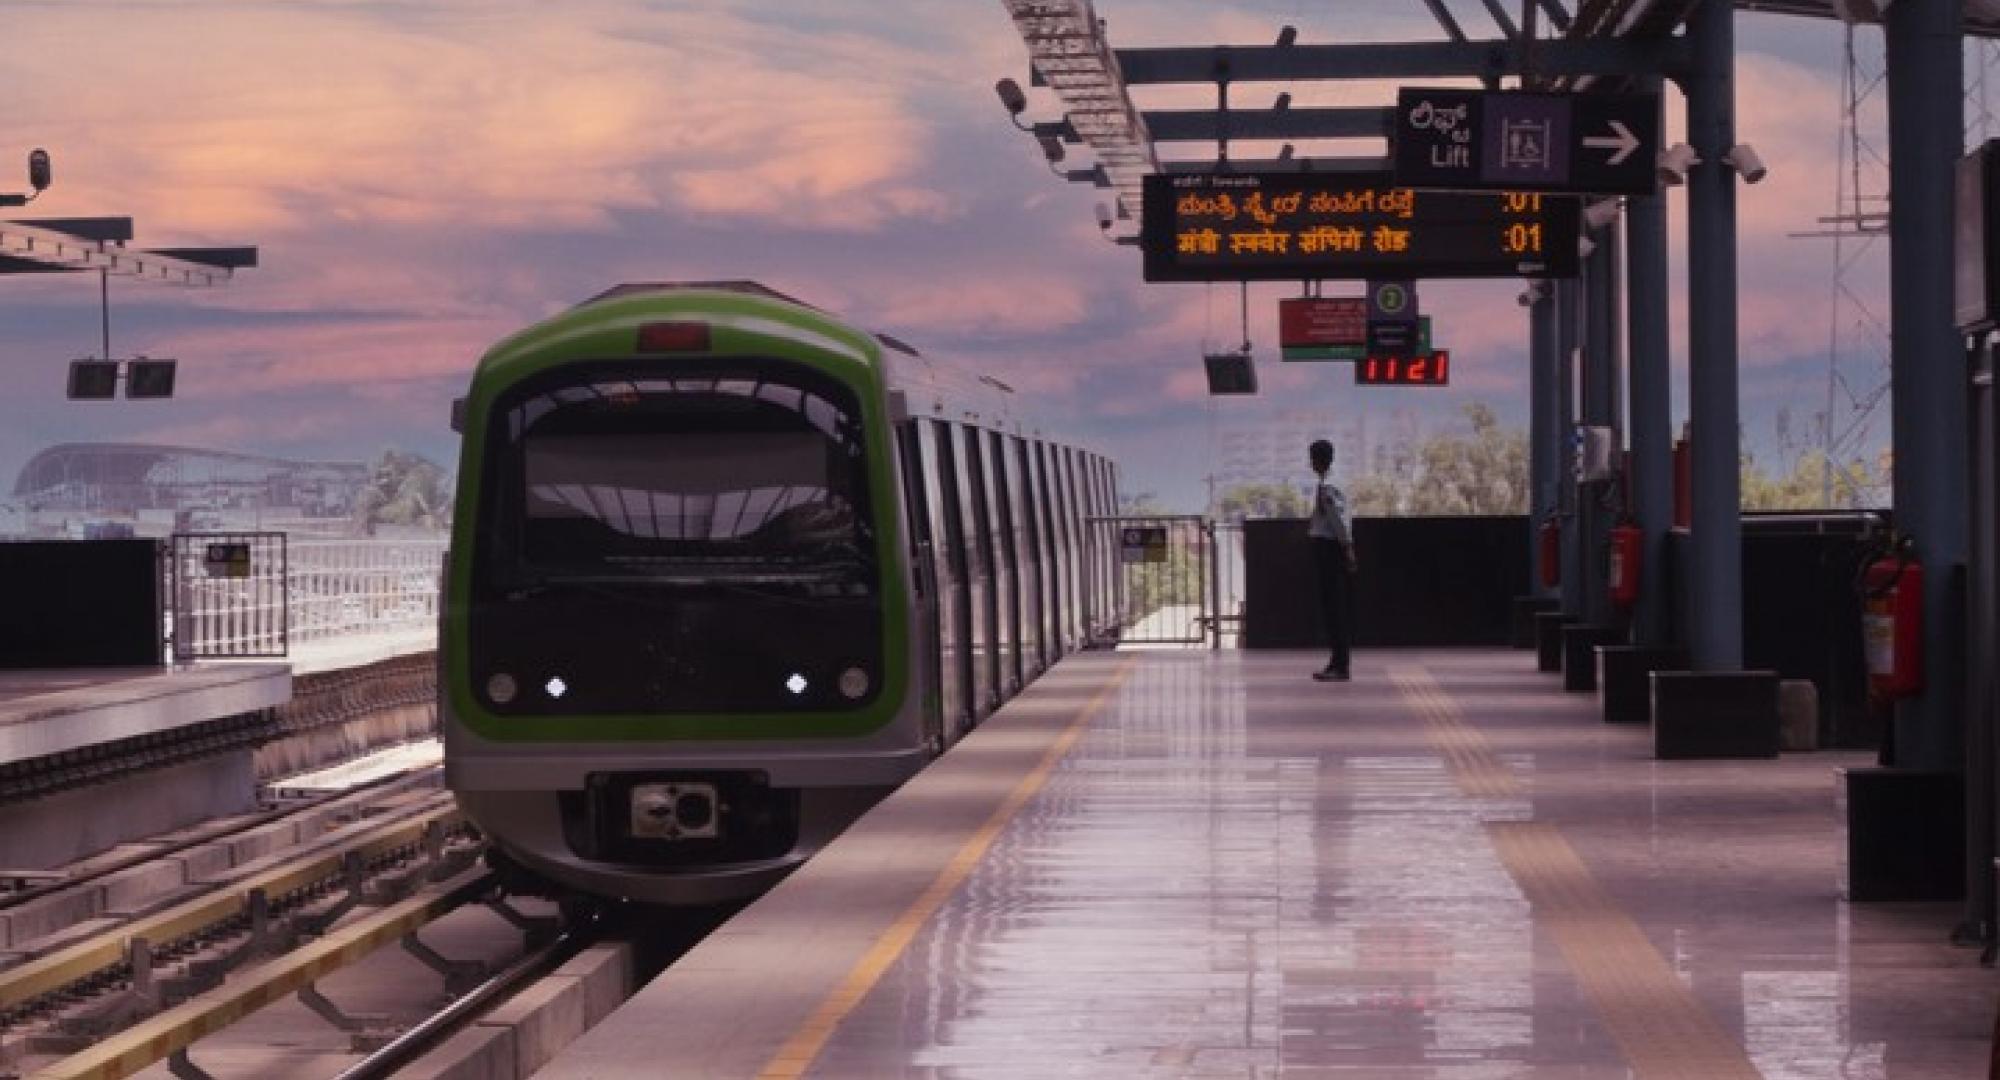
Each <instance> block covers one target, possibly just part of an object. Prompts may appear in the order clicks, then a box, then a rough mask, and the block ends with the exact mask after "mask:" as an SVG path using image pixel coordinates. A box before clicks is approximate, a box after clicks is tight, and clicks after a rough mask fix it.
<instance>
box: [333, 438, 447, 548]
mask: <svg viewBox="0 0 2000 1080" xmlns="http://www.w3.org/2000/svg"><path fill="white" fill-rule="evenodd" d="M451 504H452V492H451V483H450V478H449V477H447V476H446V475H445V471H444V467H443V466H441V465H439V464H437V463H436V462H434V461H431V460H429V459H427V458H425V457H422V456H420V455H417V454H411V453H405V452H403V451H400V450H394V449H388V450H383V451H382V452H381V454H379V455H377V456H376V458H375V466H374V468H373V469H372V470H371V476H370V477H369V481H368V486H367V487H365V488H363V489H362V490H361V494H360V495H359V496H357V497H356V498H355V500H354V525H355V528H356V530H357V531H358V532H360V533H362V534H363V535H366V536H373V535H375V528H376V526H378V525H416V526H422V527H425V528H432V529H442V528H444V527H446V526H447V525H449V524H450V522H451Z"/></svg>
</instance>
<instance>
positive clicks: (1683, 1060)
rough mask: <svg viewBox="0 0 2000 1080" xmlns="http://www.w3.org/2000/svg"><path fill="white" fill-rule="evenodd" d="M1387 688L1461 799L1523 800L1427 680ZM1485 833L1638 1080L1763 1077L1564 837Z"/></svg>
mask: <svg viewBox="0 0 2000 1080" xmlns="http://www.w3.org/2000/svg"><path fill="white" fill-rule="evenodd" d="M1391 678H1392V679H1393V680H1394V681H1395V684H1396V687H1397V689H1398V690H1399V691H1401V692H1402V694H1403V697H1404V699H1405V700H1406V701H1407V702H1409V704H1410V705H1411V706H1412V707H1413V708H1414V709H1415V710H1416V711H1417V712H1418V714H1419V715H1421V716H1423V718H1424V721H1425V725H1426V729H1427V734H1428V736H1429V737H1430V740H1431V744H1432V745H1433V746H1435V747H1437V749H1438V751H1439V752H1440V753H1442V754H1443V755H1444V757H1445V762H1446V765H1447V767H1448V768H1449V769H1450V770H1451V774H1452V778H1453V780H1454V781H1455V782H1456V783H1457V784H1458V786H1459V789H1460V790H1462V791H1464V792H1465V793H1466V794H1467V795H1471V796H1476V797H1496V796H1515V795H1521V794H1524V791H1523V790H1522V787H1521V784H1520V782H1519V781H1518V780H1516V779H1515V778H1514V776H1513V774H1512V773H1510V772H1509V771H1508V769H1507V766H1506V764H1505V763H1504V762H1502V761H1501V760H1500V759H1499V757H1498V756H1497V755H1495V754H1494V753H1493V749H1492V746H1491V744H1489V743H1488V742H1487V741H1486V737H1485V736H1484V735H1482V734H1480V733H1479V731H1478V730H1477V729H1476V728H1474V727H1472V726H1471V725H1470V724H1467V723H1466V722H1465V718H1464V716H1463V714H1462V713H1461V712H1460V711H1459V708H1458V706H1457V703H1456V702H1454V701H1453V700H1452V698H1451V695H1450V694H1449V693H1448V692H1446V691H1445V689H1444V688H1443V687H1441V686H1439V685H1438V683H1437V680H1436V679H1434V678H1432V676H1431V674H1430V672H1429V671H1428V670H1426V669H1424V668H1422V667H1401V668H1397V669H1395V670H1394V671H1393V672H1392V673H1391ZM1488 831H1489V834H1490V836H1491V838H1492V841H1493V847H1494V850H1495V851H1496V852H1497V853H1498V854H1499V856H1500V861H1501V862H1502V864H1504V865H1505V866H1506V867H1507V872H1508V873H1509V874H1511V875H1513V878H1514V881H1515V883H1516V884H1517V885H1519V886H1520V889H1521V892H1522V894H1523V895H1524V896H1526V897H1527V899H1528V902H1529V904H1530V905H1531V906H1532V907H1533V910H1534V918H1535V921H1536V922H1537V923H1538V924H1539V925H1541V926H1542V927H1543V928H1544V929H1545V930H1547V931H1548V932H1549V934H1550V936H1552V937H1553V938H1554V939H1555V942H1556V946H1557V948H1559V949H1561V950H1562V954H1563V959H1564V960H1565V961H1566V962H1567V963H1568V964H1569V967H1570V971H1571V973H1572V974H1574V975H1575V976H1576V981H1577V984H1578V985H1579V986H1580V987H1582V989H1583V991H1584V993H1585V995H1586V996H1588V997H1589V998H1590V1002H1591V1004H1592V1006H1593V1007H1595V1008H1596V1010H1597V1014H1598V1017H1599V1018H1600V1019H1601V1020H1603V1022H1604V1027H1605V1030H1606V1031H1608V1032H1609V1033H1610V1035H1611V1037H1612V1039H1613V1040H1614V1041H1615V1042H1617V1044H1618V1048H1619V1050H1620V1051H1621V1052H1622V1053H1624V1055H1625V1060H1626V1062H1627V1064H1629V1065H1630V1066H1631V1067H1632V1069H1633V1072H1634V1074H1635V1075H1636V1076H1637V1077H1639V1078H1640V1080H1758V1078H1759V1077H1760V1076H1761V1075H1762V1074H1761V1073H1759V1072H1758V1071H1757V1068H1756V1066H1754V1065H1752V1064H1751V1063H1750V1058H1749V1055H1748V1054H1746V1053H1745V1052H1744V1050H1743V1047H1742V1045H1741V1044H1739V1043H1738V1042H1737V1041H1736V1040H1735V1039H1733V1038H1731V1037H1730V1036H1729V1034H1728V1033H1727V1032H1726V1031H1724V1030H1723V1029H1722V1027H1721V1026H1720V1025H1718V1024H1717V1023H1716V1022H1715V1020H1714V1019H1713V1018H1712V1017H1710V1016H1709V1015H1708V1013H1707V1011H1706V1010H1704V1009H1703V1008H1702V1006H1701V1002H1700V1001H1698V1000H1697V999H1696V998H1695V996H1694V994H1693V993H1691V992H1690V991H1689V990H1688V988H1687V987H1686V985H1684V984H1683V983H1682V982H1681V980H1680V979H1679V978H1678V977H1677V976H1676V975H1675V974H1674V970H1673V968H1672V967H1671V966H1670V965H1669V964H1668V963H1667V961H1666V959H1665V958H1664V957H1662V956H1661V955H1660V953H1659V950H1657V949H1655V948H1653V943H1652V942H1651V941H1649V940H1647V938H1646V935H1645V933H1644V932H1643V931H1641V930H1640V929H1639V924H1638V923H1636V922H1634V921H1633V920H1632V917H1631V916H1630V915H1627V914H1626V913H1625V910H1624V909H1623V908H1622V907H1620V906H1619V905H1618V903H1617V901H1615V900H1613V899H1612V898H1611V897H1610V895H1608V894H1607V893H1606V892H1605V891H1604V889H1603V888H1602V887H1601V886H1600V885H1598V883H1597V879H1596V878H1595V877H1593V876H1592V875H1591V873H1590V868H1589V867H1587V866H1585V865H1584V862H1583V859H1582V858H1581V857H1579V856H1578V855H1577V853H1576V849H1574V848H1572V847H1571V846H1570V845H1569V841H1567V840H1565V839H1563V835H1562V832H1561V830H1559V829H1557V828H1556V827H1555V826H1554V825H1550V824H1547V823H1540V822H1520V823H1496V824H1492V825H1489V826H1488Z"/></svg>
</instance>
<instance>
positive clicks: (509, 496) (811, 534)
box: [440, 283, 1116, 905]
mask: <svg viewBox="0 0 2000 1080" xmlns="http://www.w3.org/2000/svg"><path fill="white" fill-rule="evenodd" d="M1011 397H1012V395H1011V393H1009V392H1008V391H1007V390H1006V388H1005V387H1004V386H1003V385H1002V384H999V383H997V382H995V381H994V380H992V379H989V378H983V377H972V376H968V375H965V374H963V373H959V372H956V371H953V370H952V369H949V368H946V367H943V366H941V365H938V364H936V363H933V362H931V361H930V360H928V359H926V358H924V357H922V356H920V355H918V354H916V353H915V352H914V351H913V350H910V349H908V348H907V347H906V346H903V345H902V344H900V343H898V342H896V341H895V340H893V339H891V338H887V337H883V336H879V335H876V334H871V333H868V332H865V331H862V330H858V329H855V328H854V327H852V326H849V325H847V324H846V323H844V322H842V321H840V320H839V319H836V318H833V317H831V316H829V315H827V314H826V313H824V312H821V311H818V310H816V309H814V308H812V307H809V306H807V305H805V304H802V303H799V302H797V301H793V300H791V299H789V298H786V297H783V296H781V295H779V294H777V293H774V292H771V291H770V290H768V289H764V288H763V287H761V286H758V285H754V284H751V283H711V284H695V285H626V286H620V287H618V288H615V289H612V290H610V291H609V292H606V293H604V294H603V295H601V296H598V297H596V298H594V299H592V300H590V301H587V302H586V303H583V304H581V305H579V306H577V307H576V308H574V309H572V310H570V311H568V312H566V313H564V314H561V315H558V316H556V317H554V318H551V319H548V320H546V321H544V322H541V323H538V324H536V325H535V326H532V327H529V328H528V329H526V330H523V331H521V332H520V333H518V334H515V335H514V336H512V337H510V338H508V339H506V340H505V341H502V342H501V343H500V344H498V345H496V346H494V348H493V349H492V350H491V351H489V352H488V353H487V354H486V355H485V356H484V357H483V358H482V359H481V360H480V362H479V366H478V369H477V370H476V371H475V373H474V375H473V378H472V385H471V388H470V390H469V392H468V393H467V395H466V397H465V398H464V400H463V401H462V402H461V403H460V405H459V406H458V407H457V409H456V410H455V418H456V419H455V422H456V423H457V425H458V426H459V428H460V430H461V433H462V435H463V440H464V441H463V446H462V449H461V456H460V465H459V474H458V475H459V480H458V484H459V490H458V503H457V517H456V520H455V521H454V523H453V530H452V533H453V535H452V558H451V563H450V566H449V568H448V570H447V573H446V589H445V597H446V599H445V608H444V615H443V634H442V648H441V651H440V657H441V665H442V677H441V681H440V687H441V698H442V700H441V702H440V707H441V713H442V716H443V723H444V728H445V749H446V773H447V777H448V782H449V783H450V785H451V788H452V791H453V792H454V793H455V794H456V795H457V797H458V800H459V803H460V805H461V806H463V807H464V809H465V811H466V813H467V814H468V815H469V816H470V817H471V818H472V820H473V821H474V822H475V823H476V824H477V825H478V826H479V828H480V829H481V830H482V831H483V832H484V833H485V834H486V835H487V837H488V838H489V840H490V841H491V844H492V846H491V848H490V855H489V857H490V858H491V859H492V861H493V862H494V863H495V865H496V866H497V867H499V868H501V869H502V870H503V871H505V872H506V873H507V875H508V876H509V878H510V879H512V881H513V883H514V885H515V887H517V888H527V889H552V890H553V891H558V892H583V893H588V894H593V895H598V896H605V897H616V898H624V899H633V900H640V901H647V902H653V903H666V904H687V905H700V904H711V903H720V902H726V901H729V900H734V899H739V898H742V897H746V896H750V895H754V894H756V893H758V892H761V891H762V890H763V889H765V888H767V887H769V886H770V885H771V884H772V883H773V882H775V881H776V880H777V879H778V878H779V877H781V876H782V875H783V874H785V873H786V872H787V871H789V870H791V869H792V868H793V867H795V866H797V865H798V864H799V863H800V862H802V861H804V860H805V859H806V858H807V857H808V856H810V855H811V854H812V853H813V852H814V851H816V850H818V849H819V848H820V847H821V846H823V845H824V844H825V843H827V842H828V841H829V840H831V839H832V838H833V837H834V836H836V835H837V834H838V833H839V832H840V831H841V830H842V829H844V828H846V827H847V825H848V824H849V823H851V822H852V821H853V820H854V819H855V818H856V817H858V816H859V815H860V814H861V813H863V812H864V811H866V810H867V808H868V807H870V806H872V805H873V804H874V803H875V801H876V800H878V799H880V798H881V797H882V796H883V795H884V794H886V793H887V792H889V791H890V790H892V789H894V788H895V786H896V785H898V784H900V783H902V782H903V781H904V780H906V779H908V778H909V777H910V776H912V775H914V774H915V773H916V772H917V771H918V770H920V769H922V768H923V767H924V765H925V764H926V763H928V762H929V761H930V760H931V759H932V758H933V757H935V756H937V755H938V754H940V753H943V752H944V750H945V749H947V748H948V747H949V746H950V745H951V743H952V742H953V741H955V740H956V739H957V738H958V737H959V736H961V735H962V734H964V733H965V732H966V731H968V730H970V729H971V728H972V727H973V726H974V725H976V724H978V723H979V722H980V721H981V720H983V719H984V718H985V717H986V716H987V715H988V714H990V713H991V712H992V711H993V710H994V709H996V708H998V707H999V705H1000V704H1001V702H1003V701H1005V700H1006V699H1007V698H1008V697H1010V696H1012V695H1013V694H1014V693H1016V692H1018V691H1019V690H1020V688H1021V687H1022V686H1024V685H1026V684H1027V683H1028V682H1029V681H1031V680H1032V679H1034V678H1035V676H1036V675H1038V674H1039V673H1040V672H1041V671H1043V670H1045V669H1046V668H1047V667H1048V666H1049V665H1050V664H1052V663H1054V662H1055V661H1056V660H1057V659H1058V658H1059V657H1060V656H1062V655H1063V654H1064V653H1065V652H1067V651H1069V650H1071V649H1075V648H1078V647H1080V646H1082V645H1083V644H1084V643H1085V642H1087V641H1089V640H1091V639H1092V637H1093V636H1094V635H1095V634H1096V633H1098V632H1099V631H1101V630H1102V629H1103V628H1104V627H1105V626H1106V625H1108V623H1109V621H1110V618H1111V611H1110V606H1111V605H1110V594H1111V582H1112V579H1111V574H1112V572H1113V570H1114V567H1113V565H1112V561H1111V560H1112V557H1113V552H1112V550H1111V545H1110V544H1109V543H1107V542H1106V541H1105V539H1104V538H1102V537H1099V536H1098V535H1097V533H1098V532H1099V529H1098V528H1096V527H1094V526H1093V523H1092V519H1093V518H1102V517H1107V516H1109V515H1111V514H1112V513H1113V508H1114V507H1115V506H1116V470H1115V469H1114V468H1113V467H1112V465H1111V463H1110V462H1108V461H1107V460H1105V459H1104V458H1102V457H1099V456H1097V455H1094V454H1091V453H1087V452H1085V451H1082V450H1080V449H1078V448H1076V447H1074V446H1070V445H1066V444H1063V443H1059V442H1056V441H1053V440H1051V439H1048V438H1045V437H1044V436H1043V435H1042V434H1041V433H1040V432H1038V431H1034V430H1032V429H1029V428H1026V427H1024V426H1023V425H1022V423H1021V422H1020V421H1019V420H1017V419H1016V418H1015V416H1014V415H1013V411H1012V408H1011V405H1010V398H1011Z"/></svg>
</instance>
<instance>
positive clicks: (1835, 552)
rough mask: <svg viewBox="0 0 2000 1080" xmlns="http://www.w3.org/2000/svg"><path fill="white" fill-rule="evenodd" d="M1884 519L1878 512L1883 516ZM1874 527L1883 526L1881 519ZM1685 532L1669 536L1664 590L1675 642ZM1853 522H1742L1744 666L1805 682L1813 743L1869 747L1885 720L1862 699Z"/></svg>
mask: <svg viewBox="0 0 2000 1080" xmlns="http://www.w3.org/2000/svg"><path fill="white" fill-rule="evenodd" d="M1882 516H1883V517H1886V515H1882ZM1873 527H1874V528H1877V529H1879V528H1881V527H1883V526H1882V524H1881V523H1880V522H1878V523H1877V524H1875V525H1874V526H1873ZM1687 545H1688V535H1687V531H1686V530H1684V529H1675V530H1674V531H1673V532H1672V533H1671V534H1670V535H1669V537H1668V545H1667V548H1668V556H1669V557H1668V560H1667V587H1668V588H1669V589H1670V590H1672V595H1673V596H1674V597H1675V599H1676V609H1677V610H1676V611H1675V618H1676V620H1677V624H1676V626H1675V639H1676V640H1684V636H1683V635H1682V633H1681V628H1682V627H1685V626H1687V625H1688V618H1689V612H1690V610H1691V608H1692V606H1693V605H1695V604H1699V603H1701V599H1700V598H1699V597H1695V596H1692V595H1691V590H1690V589H1689V588H1688V585H1687V554H1688V553H1687ZM1868 551H1869V545H1868V539H1867V537H1866V536H1865V535H1864V533H1863V531H1862V525H1861V522H1860V521H1859V520H1834V521H1824V520H1820V519H1818V518H1817V517H1816V516H1814V515H1792V516H1787V515H1783V514H1759V515H1745V517H1744V519H1743V666H1744V668H1745V669H1746V670H1752V671H1775V672H1777V673H1778V677H1779V678H1781V679H1808V680H1811V681H1812V683H1813V685H1814V686H1816V687H1818V689H1819V711H1820V725H1819V744H1820V745H1821V746H1829V747H1848V748H1871V749H1872V748H1874V747H1876V746H1879V745H1880V744H1881V741H1882V736H1883V725H1884V721H1885V717H1884V716H1882V715H1880V714H1878V712H1877V710H1875V709H1874V708H1873V707H1872V706H1871V705H1870V703H1869V701H1868V674H1867V668H1866V666H1865V665H1864V663H1863V660H1862V652H1861V600H1860V597H1859V596H1858V594H1857V593H1856V592H1855V590H1854V578H1855V575H1856V574H1857V573H1858V572H1859V570H1860V566H1861V563H1862V562H1863V561H1864V560H1865V559H1866V558H1867V552H1868Z"/></svg>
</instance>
